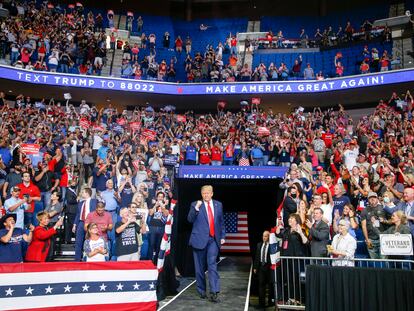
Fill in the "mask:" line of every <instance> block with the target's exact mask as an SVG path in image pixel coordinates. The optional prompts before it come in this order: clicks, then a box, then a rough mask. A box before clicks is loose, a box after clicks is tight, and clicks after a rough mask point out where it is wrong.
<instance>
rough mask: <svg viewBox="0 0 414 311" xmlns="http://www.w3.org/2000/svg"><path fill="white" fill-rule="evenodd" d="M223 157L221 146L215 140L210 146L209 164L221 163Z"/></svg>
mask: <svg viewBox="0 0 414 311" xmlns="http://www.w3.org/2000/svg"><path fill="white" fill-rule="evenodd" d="M222 159H223V148H222V147H221V146H220V143H219V142H218V141H217V142H216V143H215V144H214V146H213V147H211V165H221V162H222Z"/></svg>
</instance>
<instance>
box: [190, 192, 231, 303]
mask: <svg viewBox="0 0 414 311" xmlns="http://www.w3.org/2000/svg"><path fill="white" fill-rule="evenodd" d="M201 196H202V198H203V200H202V201H197V202H193V203H191V207H190V212H189V213H188V217H187V219H188V221H189V222H190V223H192V224H193V230H192V231H191V237H190V242H189V245H190V246H192V247H193V256H194V265H195V273H196V284H197V291H198V293H199V294H200V297H201V298H202V299H205V298H207V296H206V277H205V271H206V268H207V270H208V280H209V283H210V293H211V297H210V300H211V301H213V302H219V301H220V300H219V298H218V293H219V292H220V277H219V275H218V272H217V262H216V259H217V255H218V253H219V250H220V246H221V245H222V244H224V242H225V241H224V236H225V233H226V231H225V228H224V218H223V205H222V204H221V203H220V202H219V201H216V200H212V197H213V187H212V186H203V187H202V188H201Z"/></svg>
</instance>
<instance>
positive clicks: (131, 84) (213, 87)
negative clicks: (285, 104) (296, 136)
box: [0, 66, 414, 95]
mask: <svg viewBox="0 0 414 311" xmlns="http://www.w3.org/2000/svg"><path fill="white" fill-rule="evenodd" d="M0 79H8V80H14V81H20V82H27V83H33V84H44V85H51V86H64V87H81V88H89V89H102V90H116V91H127V92H138V93H152V94H167V95H218V94H219V95H227V94H246V95H249V94H251V95H257V94H298V93H320V92H332V91H340V90H349V89H356V88H361V87H370V86H379V85H389V84H394V83H403V82H410V81H414V69H404V70H396V71H388V72H379V73H372V74H365V75H358V76H350V77H343V78H334V79H327V80H321V81H303V80H302V81H278V82H275V81H269V82H236V83H167V82H156V81H140V80H131V79H121V78H112V77H97V76H84V75H75V74H62V73H53V72H37V71H31V70H24V69H17V68H14V67H10V66H0Z"/></svg>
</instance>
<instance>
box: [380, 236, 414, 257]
mask: <svg viewBox="0 0 414 311" xmlns="http://www.w3.org/2000/svg"><path fill="white" fill-rule="evenodd" d="M380 245H381V255H386V256H389V255H398V256H409V255H412V254H413V237H412V235H411V234H380Z"/></svg>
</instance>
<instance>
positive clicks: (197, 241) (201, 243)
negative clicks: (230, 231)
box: [187, 200, 226, 249]
mask: <svg viewBox="0 0 414 311" xmlns="http://www.w3.org/2000/svg"><path fill="white" fill-rule="evenodd" d="M196 204H197V202H193V203H191V207H190V211H189V213H188V217H187V220H188V221H189V222H190V223H192V224H193V230H192V231H191V237H190V242H189V244H190V246H192V247H193V248H196V249H204V248H205V247H206V246H207V242H208V238H209V235H210V226H209V224H208V214H207V206H205V204H204V202H203V204H201V206H200V210H199V211H198V212H197V211H196V209H195V206H196ZM213 205H214V238H215V240H216V243H217V245H218V247H219V248H220V245H221V244H220V240H221V239H224V237H225V235H226V230H225V228H224V218H223V204H221V202H219V201H216V200H213Z"/></svg>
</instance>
